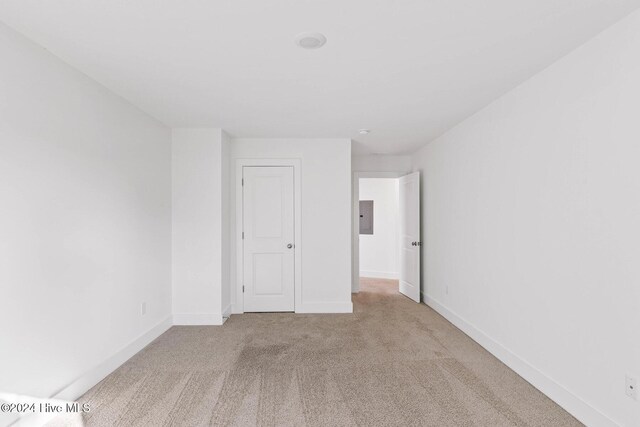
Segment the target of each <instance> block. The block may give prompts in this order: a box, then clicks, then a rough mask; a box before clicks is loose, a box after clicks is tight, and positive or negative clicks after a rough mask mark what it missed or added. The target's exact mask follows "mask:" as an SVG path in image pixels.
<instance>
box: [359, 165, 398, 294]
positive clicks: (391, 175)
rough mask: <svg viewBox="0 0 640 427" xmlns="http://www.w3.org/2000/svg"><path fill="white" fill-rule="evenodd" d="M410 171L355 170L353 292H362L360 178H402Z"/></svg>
mask: <svg viewBox="0 0 640 427" xmlns="http://www.w3.org/2000/svg"><path fill="white" fill-rule="evenodd" d="M407 173H408V172H404V171H403V172H354V173H353V179H352V190H351V195H352V197H351V200H352V203H353V204H352V207H351V213H352V221H353V222H352V224H351V231H352V234H351V293H358V292H360V215H359V211H360V178H400V177H401V176H404V175H406V174H407Z"/></svg>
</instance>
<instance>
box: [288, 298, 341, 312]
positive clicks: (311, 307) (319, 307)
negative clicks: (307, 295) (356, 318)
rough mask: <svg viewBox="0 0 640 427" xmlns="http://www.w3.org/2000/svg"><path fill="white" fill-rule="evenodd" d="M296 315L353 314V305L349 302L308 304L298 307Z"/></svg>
mask: <svg viewBox="0 0 640 427" xmlns="http://www.w3.org/2000/svg"><path fill="white" fill-rule="evenodd" d="M296 313H353V303H352V302H351V301H347V302H307V303H302V304H301V305H300V306H299V307H296Z"/></svg>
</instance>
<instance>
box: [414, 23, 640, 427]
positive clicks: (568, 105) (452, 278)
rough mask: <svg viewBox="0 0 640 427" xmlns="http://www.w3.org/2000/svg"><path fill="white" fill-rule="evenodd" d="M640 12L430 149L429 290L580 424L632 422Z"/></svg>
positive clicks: (423, 166) (639, 418) (425, 154)
mask: <svg viewBox="0 0 640 427" xmlns="http://www.w3.org/2000/svg"><path fill="white" fill-rule="evenodd" d="M638 52H640V12H635V13H634V14H632V15H630V16H629V17H628V18H626V19H625V20H623V21H622V22H620V23H619V24H617V25H615V26H614V27H612V28H610V29H608V30H607V31H605V32H604V33H602V34H601V35H599V36H598V37H596V38H595V39H593V40H592V41H590V42H588V43H587V44H585V45H584V46H582V47H581V48H579V49H578V50H576V51H575V52H573V53H571V54H570V55H569V56H567V57H565V58H564V59H562V60H560V61H559V62H557V63H556V64H554V65H553V66H551V67H549V68H548V69H547V70H545V71H544V72H542V73H540V74H539V75H537V76H536V77H534V78H532V79H531V80H529V81H528V82H526V83H524V84H523V85H521V86H520V87H518V88H516V89H515V90H513V91H512V92H510V93H508V94H507V95H505V96H504V97H502V98H501V99H500V100H498V101H496V102H494V103H493V104H492V105H490V106H489V107H487V108H486V109H484V110H483V111H481V112H479V113H477V114H476V115H474V116H473V117H471V118H469V119H467V120H466V121H464V122H463V123H461V124H460V125H458V126H457V127H455V128H454V129H453V130H451V131H449V132H448V133H447V134H445V135H444V136H442V137H441V138H439V139H438V140H436V141H434V142H433V143H431V144H428V145H427V146H426V147H425V148H424V149H422V150H421V151H420V152H419V153H418V154H417V156H416V161H415V169H416V170H420V171H422V172H423V174H424V180H423V192H422V197H423V209H422V222H423V235H424V238H423V241H425V242H426V244H425V251H424V254H423V264H424V268H423V271H424V272H425V275H424V278H423V280H424V289H423V291H424V293H425V294H426V296H427V297H428V299H429V303H430V304H431V305H433V306H434V307H436V308H437V309H438V310H440V311H441V312H442V313H443V314H445V315H446V316H447V317H448V318H449V319H451V320H453V321H454V322H455V323H456V324H458V325H460V327H462V328H463V329H464V330H465V331H467V332H468V333H469V334H471V335H472V336H473V337H474V338H476V339H477V340H478V341H479V342H481V343H482V344H483V345H485V346H487V347H488V348H489V349H491V350H492V351H493V352H494V353H495V354H496V355H498V356H499V357H501V358H502V359H503V360H504V361H505V362H506V363H508V364H509V365H510V366H512V367H514V368H515V369H516V370H517V371H518V372H520V373H521V374H522V375H523V376H524V377H525V378H527V379H528V380H529V381H530V382H532V383H533V384H534V385H536V386H538V387H540V388H541V389H542V390H543V391H544V392H545V393H547V394H548V395H549V396H551V397H552V398H553V399H554V400H556V401H558V402H559V403H561V404H562V405H563V406H565V407H566V408H567V409H569V410H570V411H571V412H573V413H574V414H575V415H576V416H577V417H578V418H579V419H581V420H582V421H583V422H585V423H587V424H588V425H593V426H600V425H613V423H617V424H619V425H624V426H637V425H640V402H638V401H633V400H631V399H630V398H628V397H627V396H625V393H624V379H625V373H627V372H628V373H632V374H634V375H636V378H640V339H639V337H640V332H639V331H640V262H639V261H638V260H640V120H639V113H640V78H639V77H638V76H640V55H639V54H638Z"/></svg>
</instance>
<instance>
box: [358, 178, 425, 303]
mask: <svg viewBox="0 0 640 427" xmlns="http://www.w3.org/2000/svg"><path fill="white" fill-rule="evenodd" d="M352 194H353V227H352V229H353V236H352V246H353V248H352V252H351V253H352V257H353V259H352V292H353V293H358V292H360V289H361V284H362V285H363V286H365V285H366V287H370V286H378V287H380V286H387V287H388V288H389V289H390V290H391V289H393V288H395V289H397V291H398V292H399V293H401V294H403V295H405V296H406V297H408V298H410V299H412V300H414V301H415V302H418V303H419V302H420V301H421V292H420V289H421V285H420V264H421V255H420V253H421V247H422V243H421V241H420V240H421V239H420V236H421V232H420V173H419V172H413V173H409V174H403V173H394V172H357V173H355V174H354V179H353V190H352ZM363 290H364V289H363Z"/></svg>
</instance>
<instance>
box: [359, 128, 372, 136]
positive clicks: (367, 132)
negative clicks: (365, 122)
mask: <svg viewBox="0 0 640 427" xmlns="http://www.w3.org/2000/svg"><path fill="white" fill-rule="evenodd" d="M369 132H371V131H370V130H369V129H360V130H358V133H359V134H360V135H368V134H369Z"/></svg>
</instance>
